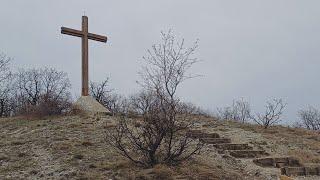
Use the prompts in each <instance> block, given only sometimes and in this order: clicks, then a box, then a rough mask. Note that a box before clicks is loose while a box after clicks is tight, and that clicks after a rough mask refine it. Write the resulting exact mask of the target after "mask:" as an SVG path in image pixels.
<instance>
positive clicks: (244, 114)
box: [218, 99, 251, 123]
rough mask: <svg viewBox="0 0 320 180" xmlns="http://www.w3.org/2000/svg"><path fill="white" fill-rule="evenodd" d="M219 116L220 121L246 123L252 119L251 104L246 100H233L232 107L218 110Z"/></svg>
mask: <svg viewBox="0 0 320 180" xmlns="http://www.w3.org/2000/svg"><path fill="white" fill-rule="evenodd" d="M218 116H219V118H220V119H224V120H234V121H239V122H241V123H245V122H247V121H248V120H249V119H250V118H251V108H250V104H249V102H247V101H245V100H244V99H240V100H233V103H232V106H230V107H225V108H218Z"/></svg>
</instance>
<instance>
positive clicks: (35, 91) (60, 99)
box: [16, 68, 71, 115]
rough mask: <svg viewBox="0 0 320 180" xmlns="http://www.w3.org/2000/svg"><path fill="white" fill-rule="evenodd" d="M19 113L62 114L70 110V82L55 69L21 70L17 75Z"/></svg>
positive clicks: (63, 74) (62, 73)
mask: <svg viewBox="0 0 320 180" xmlns="http://www.w3.org/2000/svg"><path fill="white" fill-rule="evenodd" d="M16 79H17V80H16V83H17V87H18V88H17V91H16V98H17V99H19V101H18V102H17V103H18V104H17V105H16V107H17V110H16V111H17V113H25V114H28V113H31V112H35V113H39V115H54V114H61V113H63V112H64V111H67V110H68V109H69V108H70V100H71V96H70V87H71V84H70V81H69V79H68V77H67V74H66V73H65V72H62V71H57V70H55V69H53V68H44V69H28V70H24V69H20V70H19V72H18V73H17V74H16Z"/></svg>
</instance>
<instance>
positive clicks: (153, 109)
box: [107, 31, 202, 166]
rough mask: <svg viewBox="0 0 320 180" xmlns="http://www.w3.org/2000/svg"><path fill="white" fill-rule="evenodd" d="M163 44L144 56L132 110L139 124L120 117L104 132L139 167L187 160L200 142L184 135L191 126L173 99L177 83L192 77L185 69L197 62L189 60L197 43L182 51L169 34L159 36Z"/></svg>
mask: <svg viewBox="0 0 320 180" xmlns="http://www.w3.org/2000/svg"><path fill="white" fill-rule="evenodd" d="M162 40H163V43H161V44H159V45H153V46H152V49H151V50H148V55H147V56H146V57H144V60H145V61H146V63H147V65H146V66H144V67H143V70H142V71H141V73H140V75H141V78H142V82H139V84H140V85H141V86H142V87H143V89H144V90H143V91H142V93H139V94H138V95H137V96H136V97H133V98H132V101H133V105H132V108H134V109H136V110H137V111H138V112H140V113H141V114H142V118H141V121H140V122H139V124H137V121H136V120H130V119H127V118H122V119H121V120H120V121H119V124H118V125H117V126H116V127H115V128H114V129H107V134H108V137H107V141H108V142H109V144H110V145H111V146H112V147H114V148H115V149H116V150H117V151H118V152H119V153H120V154H121V155H122V156H124V157H126V158H128V159H129V160H131V161H133V162H135V163H137V164H139V165H142V166H154V165H156V164H158V163H167V164H172V163H178V162H180V161H183V160H185V159H188V158H190V157H191V156H192V155H194V154H195V153H196V152H198V151H199V149H200V148H201V147H202V143H201V142H199V141H198V140H194V139H191V138H189V136H187V130H188V129H190V128H191V127H192V123H190V121H187V118H188V116H181V113H182V112H179V109H178V108H177V106H178V104H179V102H180V101H179V99H178V97H176V91H177V88H178V87H179V86H180V84H181V83H182V82H183V81H184V80H186V79H188V78H191V77H192V76H190V75H187V74H186V72H187V70H188V69H189V68H190V67H191V66H192V64H194V63H195V62H196V61H197V60H196V59H194V58H191V56H192V55H193V53H194V51H195V50H196V48H197V43H195V44H194V46H192V47H191V48H184V41H183V40H182V41H181V42H177V41H175V39H174V36H173V35H172V33H171V32H170V31H169V32H168V33H162Z"/></svg>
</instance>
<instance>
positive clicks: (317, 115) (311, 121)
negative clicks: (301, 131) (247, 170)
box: [299, 106, 320, 130]
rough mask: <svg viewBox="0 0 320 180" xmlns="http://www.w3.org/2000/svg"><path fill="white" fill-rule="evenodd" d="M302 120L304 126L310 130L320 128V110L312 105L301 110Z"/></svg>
mask: <svg viewBox="0 0 320 180" xmlns="http://www.w3.org/2000/svg"><path fill="white" fill-rule="evenodd" d="M299 116H300V121H301V122H299V124H301V126H302V127H304V128H307V129H309V130H320V111H319V110H318V109H316V108H314V107H312V106H309V107H308V109H305V110H300V111H299Z"/></svg>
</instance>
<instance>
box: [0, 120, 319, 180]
mask: <svg viewBox="0 0 320 180" xmlns="http://www.w3.org/2000/svg"><path fill="white" fill-rule="evenodd" d="M114 120H115V118H114V117H89V116H87V117H80V116H65V117H56V118H54V117H51V118H47V119H42V120H25V119H23V118H9V119H1V120H0V129H1V132H0V138H1V142H0V179H36V178H40V179H266V178H267V177H271V179H276V178H277V174H279V171H278V170H277V169H268V168H264V169H263V168H259V167H257V166H255V165H254V164H253V163H252V162H250V161H248V160H239V159H235V158H232V157H230V156H227V155H221V154H219V153H217V152H216V150H215V149H214V148H212V147H210V145H208V146H205V147H204V148H203V149H202V150H201V153H200V154H197V155H195V156H194V157H193V158H192V159H190V160H188V161H185V162H182V163H181V164H179V165H176V166H167V165H163V164H160V165H156V166H155V167H153V168H141V167H137V166H136V165H134V164H132V163H131V162H129V161H128V160H126V159H124V158H123V157H122V156H120V155H118V154H117V153H116V152H114V151H113V150H112V148H110V147H109V146H108V144H107V142H106V141H105V136H106V134H105V128H107V127H111V126H112V124H113V121H114ZM194 121H195V123H196V125H197V127H198V128H201V129H203V130H204V131H207V132H218V133H219V134H221V135H222V136H226V137H231V138H232V139H233V141H234V142H247V143H250V144H251V145H253V146H255V147H257V148H259V147H260V148H264V149H266V150H267V151H268V152H270V153H271V154H272V155H274V156H283V155H286V156H288V155H291V156H296V157H298V158H301V160H302V162H303V163H319V153H320V152H319V151H320V138H319V134H318V133H316V132H312V131H308V130H303V129H292V128H287V127H281V126H275V127H271V128H269V129H264V128H263V127H260V126H256V125H246V124H240V123H235V122H225V121H224V122H221V121H216V120H214V119H212V118H208V117H197V116H195V117H194Z"/></svg>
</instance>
